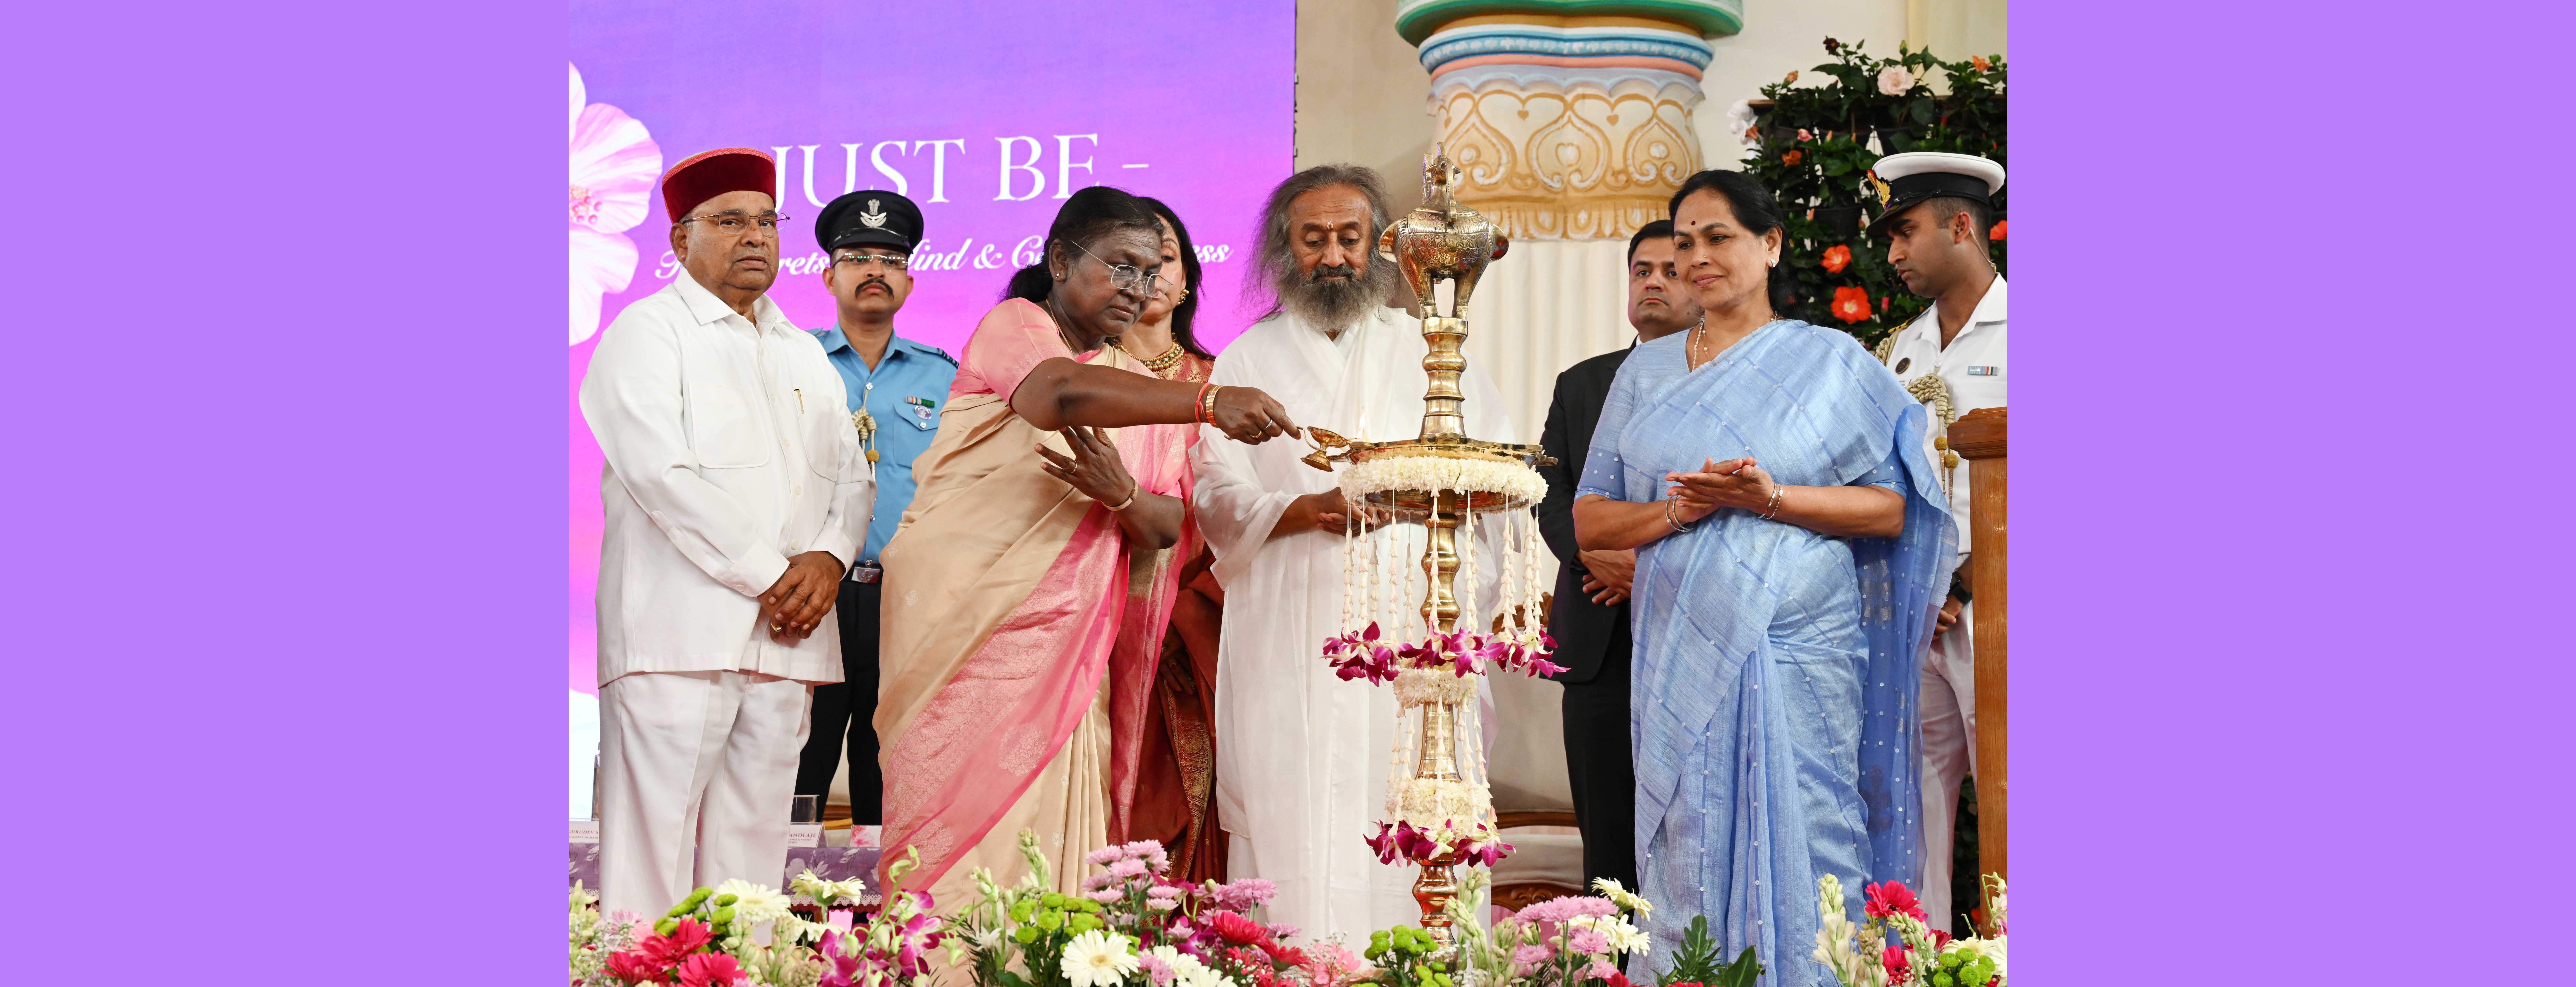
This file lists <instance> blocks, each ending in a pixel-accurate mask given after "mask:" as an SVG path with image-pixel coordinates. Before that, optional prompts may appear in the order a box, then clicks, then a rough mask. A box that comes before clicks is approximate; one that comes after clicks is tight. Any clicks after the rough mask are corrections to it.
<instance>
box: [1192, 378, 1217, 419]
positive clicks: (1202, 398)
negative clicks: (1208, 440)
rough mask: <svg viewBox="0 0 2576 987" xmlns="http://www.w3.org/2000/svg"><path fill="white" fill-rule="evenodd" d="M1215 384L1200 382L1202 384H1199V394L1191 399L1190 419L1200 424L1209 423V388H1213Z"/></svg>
mask: <svg viewBox="0 0 2576 987" xmlns="http://www.w3.org/2000/svg"><path fill="white" fill-rule="evenodd" d="M1215 386H1216V385H1214V384H1200V385H1199V393H1198V396H1197V397H1194V398H1191V399H1190V420H1192V421H1195V422H1198V423H1199V424H1202V425H1204V424H1207V421H1208V389H1209V388H1212V387H1215Z"/></svg>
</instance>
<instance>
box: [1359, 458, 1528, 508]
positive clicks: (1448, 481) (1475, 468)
mask: <svg viewBox="0 0 2576 987" xmlns="http://www.w3.org/2000/svg"><path fill="white" fill-rule="evenodd" d="M1388 490H1443V491H1446V490H1474V491H1480V492H1485V493H1499V494H1502V495H1504V496H1506V497H1510V498H1513V499H1515V500H1523V501H1530V502H1536V501H1538V500H1540V499H1542V498H1545V497H1546V496H1547V478H1546V477H1543V476H1540V475H1539V473H1538V471H1537V470H1535V469H1532V468H1530V467H1529V465H1528V464H1526V463H1520V462H1503V461H1500V460H1492V459H1453V458H1450V457H1448V456H1375V457H1371V458H1370V459H1369V460H1368V461H1366V462H1359V463H1352V464H1351V465H1350V466H1349V467H1348V468H1346V469H1344V470H1343V471H1342V495H1343V496H1345V497H1349V498H1351V499H1354V500H1357V499H1359V498H1362V497H1366V496H1368V495H1369V494H1373V493H1382V492H1385V491H1388Z"/></svg>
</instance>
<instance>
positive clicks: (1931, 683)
mask: <svg viewBox="0 0 2576 987" xmlns="http://www.w3.org/2000/svg"><path fill="white" fill-rule="evenodd" d="M1975 616H1976V605H1975V604H1973V603H1972V604H1969V605H1968V606H1967V607H1965V608H1962V609H1961V610H1960V611H1959V622H1958V623H1957V624H1954V625H1952V626H1951V627H1950V629H1949V630H1946V631H1943V632H1941V636H1940V637H1938V638H1934V639H1933V641H1932V651H1931V653H1930V654H1927V655H1925V656H1924V657H1923V703H1922V705H1921V706H1920V707H1919V708H1920V709H1921V710H1922V713H1923V845H1924V848H1925V849H1926V850H1928V851H1930V852H1929V854H1928V855H1927V859H1926V860H1925V861H1924V866H1923V887H1921V888H1918V889H1916V896H1917V897H1919V898H1921V899H1922V900H1923V913H1924V914H1925V915H1929V916H1931V918H1932V923H1931V924H1932V927H1933V928H1936V929H1940V930H1942V931H1944V932H1947V931H1949V930H1950V925H1951V923H1952V922H1953V921H1954V920H1955V919H1956V917H1957V916H1955V915H1953V914H1952V913H1953V912H1959V911H1966V910H1968V909H1971V908H1974V907H1976V905H1977V903H1976V902H1974V901H1968V902H1961V903H1959V905H1958V907H1956V908H1953V907H1951V901H1950V836H1951V831H1952V828H1953V827H1954V826H1956V825H1957V823H1958V818H1957V815H1958V811H1959V783H1960V782H1962V781H1965V780H1967V777H1968V776H1969V775H1970V774H1973V773H1975V771H1976V766H1977V661H1976V654H1975V642H1974V639H1973V637H1972V635H1971V634H1970V633H1969V627H1970V621H1971V620H1973V619H1974V618H1975ZM601 879H602V880H605V879H606V877H605V876H604V875H603V877H602V878H601Z"/></svg>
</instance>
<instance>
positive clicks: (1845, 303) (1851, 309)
mask: <svg viewBox="0 0 2576 987" xmlns="http://www.w3.org/2000/svg"><path fill="white" fill-rule="evenodd" d="M1833 313H1834V318H1837V319H1841V320H1843V321H1845V322H1859V321H1861V320H1863V319H1867V318H1869V289H1867V288H1860V287H1842V288H1836V289H1834V304H1833Z"/></svg>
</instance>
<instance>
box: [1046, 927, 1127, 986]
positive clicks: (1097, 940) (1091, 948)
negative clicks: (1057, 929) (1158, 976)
mask: <svg viewBox="0 0 2576 987" xmlns="http://www.w3.org/2000/svg"><path fill="white" fill-rule="evenodd" d="M1143 966H1144V964H1142V963H1139V962H1137V960H1136V954H1135V953H1134V952H1133V951H1131V950H1129V949H1128V948H1127V937H1126V936H1122V935H1119V934H1117V933H1115V932H1108V931H1104V930H1101V929H1093V930H1091V931H1089V932H1085V933H1083V934H1081V935H1078V936H1075V937H1073V941H1072V942H1068V943H1065V944H1064V979H1065V980H1066V981H1067V982H1069V983H1071V984H1072V985H1073V987H1116V985H1117V983H1118V982H1119V981H1121V980H1125V979H1127V977H1128V975H1130V974H1133V973H1135V972H1136V971H1137V970H1139V969H1142V968H1143Z"/></svg>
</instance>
